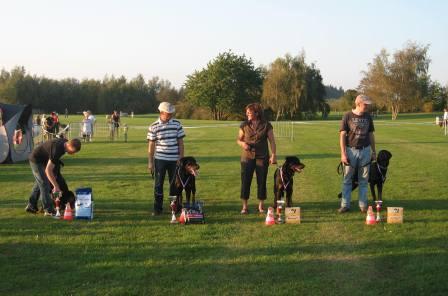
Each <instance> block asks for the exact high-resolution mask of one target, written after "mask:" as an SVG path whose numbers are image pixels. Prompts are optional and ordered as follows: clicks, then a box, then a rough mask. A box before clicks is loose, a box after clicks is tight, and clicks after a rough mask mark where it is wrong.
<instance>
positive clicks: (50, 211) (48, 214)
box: [44, 210, 56, 217]
mask: <svg viewBox="0 0 448 296" xmlns="http://www.w3.org/2000/svg"><path fill="white" fill-rule="evenodd" d="M44 216H50V217H53V216H56V211H55V210H45V211H44Z"/></svg>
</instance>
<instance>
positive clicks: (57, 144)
mask: <svg viewBox="0 0 448 296" xmlns="http://www.w3.org/2000/svg"><path fill="white" fill-rule="evenodd" d="M65 142H67V140H66V139H53V140H50V141H47V142H44V143H43V144H41V145H39V146H37V147H36V148H34V150H33V152H31V154H30V156H29V157H28V159H29V160H30V161H32V162H34V163H40V164H47V163H48V160H50V159H51V162H52V163H54V164H57V163H58V162H59V159H60V158H61V157H62V156H63V155H64V154H65V147H64V144H65Z"/></svg>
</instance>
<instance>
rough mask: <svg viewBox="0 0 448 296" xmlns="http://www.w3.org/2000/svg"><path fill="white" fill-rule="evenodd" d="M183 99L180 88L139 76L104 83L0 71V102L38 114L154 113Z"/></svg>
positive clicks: (112, 78) (19, 69)
mask: <svg viewBox="0 0 448 296" xmlns="http://www.w3.org/2000/svg"><path fill="white" fill-rule="evenodd" d="M182 99H183V88H180V89H176V88H175V87H173V86H172V85H171V83H170V82H169V81H167V80H163V79H159V78H158V77H153V78H152V79H150V80H148V81H145V79H144V78H143V76H142V75H137V76H136V77H135V78H132V79H130V80H128V79H126V78H125V77H124V76H120V77H115V76H110V77H109V76H106V77H104V79H103V80H95V79H84V80H82V81H79V80H77V79H74V78H66V79H61V80H55V79H49V78H46V77H43V76H40V77H39V76H36V75H34V76H32V75H30V74H28V73H26V71H25V68H24V67H15V68H13V69H12V70H11V71H6V70H5V69H3V70H1V72H0V100H1V101H2V102H4V103H11V104H31V105H32V106H33V108H35V109H37V110H39V111H41V112H51V111H57V112H60V113H62V112H64V111H65V109H66V108H67V109H68V111H69V112H70V113H77V112H81V111H83V110H91V111H92V112H94V113H110V112H111V111H113V110H121V111H126V112H131V111H132V112H135V113H148V112H156V111H157V106H158V103H159V102H160V101H170V102H171V103H176V102H177V101H180V100H182Z"/></svg>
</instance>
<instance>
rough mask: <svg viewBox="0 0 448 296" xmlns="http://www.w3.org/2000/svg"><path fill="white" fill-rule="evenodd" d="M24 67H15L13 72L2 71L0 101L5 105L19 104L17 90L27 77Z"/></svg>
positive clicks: (0, 74)
mask: <svg viewBox="0 0 448 296" xmlns="http://www.w3.org/2000/svg"><path fill="white" fill-rule="evenodd" d="M25 74H26V72H25V68H24V67H15V68H13V69H12V70H11V72H8V71H6V70H5V69H2V71H1V73H0V101H1V102H4V103H11V104H16V103H18V97H17V88H18V86H19V84H20V83H21V82H22V80H23V79H24V77H25Z"/></svg>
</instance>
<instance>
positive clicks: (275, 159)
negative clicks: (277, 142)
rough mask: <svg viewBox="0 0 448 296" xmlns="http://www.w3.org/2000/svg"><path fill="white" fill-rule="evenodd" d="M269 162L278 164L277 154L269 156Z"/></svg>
mask: <svg viewBox="0 0 448 296" xmlns="http://www.w3.org/2000/svg"><path fill="white" fill-rule="evenodd" d="M269 163H270V164H276V163H277V156H275V154H272V155H271V157H270V158H269Z"/></svg>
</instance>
